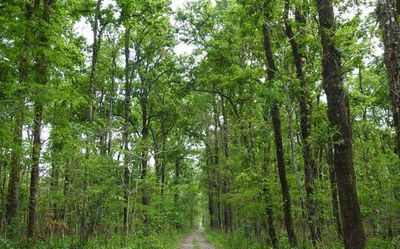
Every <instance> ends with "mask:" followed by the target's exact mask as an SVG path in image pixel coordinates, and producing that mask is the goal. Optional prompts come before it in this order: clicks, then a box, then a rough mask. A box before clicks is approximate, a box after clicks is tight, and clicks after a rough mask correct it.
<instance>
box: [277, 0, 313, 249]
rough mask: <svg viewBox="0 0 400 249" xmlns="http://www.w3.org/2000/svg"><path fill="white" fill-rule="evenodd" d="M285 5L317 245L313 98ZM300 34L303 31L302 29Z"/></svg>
mask: <svg viewBox="0 0 400 249" xmlns="http://www.w3.org/2000/svg"><path fill="white" fill-rule="evenodd" d="M284 5H285V7H284V12H283V13H284V15H283V19H284V22H285V28H286V29H285V31H286V35H287V37H288V39H289V42H290V47H291V48H292V54H293V59H294V64H295V66H296V76H297V78H298V80H299V81H300V95H299V98H298V103H299V106H300V123H301V124H300V125H301V138H302V141H303V159H304V175H305V187H306V202H307V211H308V227H309V229H310V234H311V240H312V242H313V245H314V247H316V246H317V245H316V243H317V240H319V238H318V236H317V231H316V228H315V221H316V217H315V214H316V203H315V198H314V188H315V183H314V179H315V177H316V163H315V160H314V152H313V149H312V145H311V142H310V137H311V130H312V124H311V109H312V107H311V99H310V93H309V84H308V82H307V80H306V76H305V74H304V63H305V61H306V57H305V55H304V51H305V49H304V48H302V47H300V45H299V43H298V42H297V39H296V37H295V34H294V31H293V28H292V24H291V22H290V20H289V10H290V0H285V4H284ZM295 12H296V15H295V16H296V21H297V22H298V25H300V29H303V28H304V26H305V18H304V17H303V14H302V13H301V12H300V10H298V9H296V10H295ZM299 32H300V34H301V33H303V32H302V31H301V30H300V31H299Z"/></svg>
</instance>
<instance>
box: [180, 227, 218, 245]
mask: <svg viewBox="0 0 400 249" xmlns="http://www.w3.org/2000/svg"><path fill="white" fill-rule="evenodd" d="M179 249H215V247H213V246H212V245H210V243H208V242H207V239H206V237H204V233H203V232H202V231H195V232H192V233H191V234H189V235H188V236H187V237H186V239H185V241H184V242H183V244H182V245H181V247H179Z"/></svg>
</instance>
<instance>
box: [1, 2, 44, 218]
mask: <svg viewBox="0 0 400 249" xmlns="http://www.w3.org/2000/svg"><path fill="white" fill-rule="evenodd" d="M38 7H39V1H35V2H34V3H33V4H32V5H31V4H26V9H25V12H26V14H25V21H26V25H25V30H24V32H25V35H24V41H23V49H22V51H21V55H20V64H19V70H18V73H19V81H20V84H26V81H27V79H28V75H29V72H30V66H31V65H30V63H29V62H28V58H27V55H26V51H25V49H29V48H30V47H31V46H32V44H31V39H30V38H29V35H28V32H30V30H29V29H30V28H31V24H30V21H31V19H32V16H33V14H34V12H35V11H36V10H37V8H38ZM17 97H18V102H17V103H18V109H19V110H18V111H17V112H16V115H15V126H14V130H13V143H14V144H13V146H14V148H13V150H12V152H11V172H10V182H9V188H8V194H7V205H6V212H5V219H6V224H7V225H8V224H11V222H12V219H13V218H14V217H15V215H16V213H17V210H18V188H19V182H20V171H21V156H22V130H23V125H24V111H23V110H24V108H25V96H24V92H23V90H20V91H18V92H17Z"/></svg>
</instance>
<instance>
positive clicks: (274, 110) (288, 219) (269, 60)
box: [263, 10, 297, 247]
mask: <svg viewBox="0 0 400 249" xmlns="http://www.w3.org/2000/svg"><path fill="white" fill-rule="evenodd" d="M265 11H266V10H264V13H263V14H264V25H263V34H264V44H263V45H264V52H265V58H266V67H267V74H268V79H269V81H271V82H272V80H273V78H274V76H275V71H276V67H275V63H274V58H273V55H272V48H271V41H270V37H269V32H270V31H269V27H268V22H269V16H268V13H266V12H265ZM270 113H271V117H272V125H273V130H274V137H275V149H276V160H277V164H278V172H279V180H280V183H281V187H282V200H283V216H284V220H285V227H286V232H287V234H288V238H289V242H290V245H291V246H293V247H295V246H296V245H297V240H296V235H295V232H294V228H293V218H292V211H291V200H290V193H289V184H288V181H287V178H286V168H285V158H284V151H283V142H282V131H281V118H280V107H279V104H278V103H277V102H276V101H275V103H274V104H273V105H272V107H271V110H270Z"/></svg>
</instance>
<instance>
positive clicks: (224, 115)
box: [221, 96, 233, 232]
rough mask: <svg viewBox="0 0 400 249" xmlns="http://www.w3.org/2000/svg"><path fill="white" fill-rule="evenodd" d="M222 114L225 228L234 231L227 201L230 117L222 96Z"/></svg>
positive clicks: (229, 205) (228, 188)
mask: <svg viewBox="0 0 400 249" xmlns="http://www.w3.org/2000/svg"><path fill="white" fill-rule="evenodd" d="M221 112H222V120H223V125H222V132H223V134H222V145H223V151H224V160H225V169H224V174H223V189H222V190H223V195H224V196H225V201H224V228H225V231H228V232H230V231H232V229H233V221H232V219H233V212H232V207H231V204H230V203H229V201H227V200H228V199H229V198H228V197H227V195H229V193H230V184H231V179H230V177H231V172H230V165H229V147H228V143H229V141H228V117H227V113H226V109H225V102H224V98H223V97H222V96H221Z"/></svg>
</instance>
